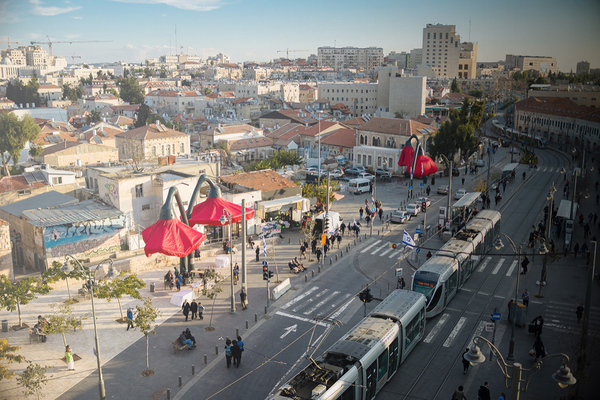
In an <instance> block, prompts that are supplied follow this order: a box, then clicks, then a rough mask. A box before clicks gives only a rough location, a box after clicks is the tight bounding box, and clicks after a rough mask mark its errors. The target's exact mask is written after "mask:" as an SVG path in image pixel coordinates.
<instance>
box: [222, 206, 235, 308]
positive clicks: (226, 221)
mask: <svg viewBox="0 0 600 400" xmlns="http://www.w3.org/2000/svg"><path fill="white" fill-rule="evenodd" d="M219 222H220V223H221V225H225V224H229V226H228V228H229V229H228V230H229V247H230V249H229V273H230V277H231V287H230V290H231V311H230V313H231V314H235V294H234V291H233V244H232V242H231V213H230V212H229V211H227V210H226V209H225V208H223V215H221V218H219Z"/></svg>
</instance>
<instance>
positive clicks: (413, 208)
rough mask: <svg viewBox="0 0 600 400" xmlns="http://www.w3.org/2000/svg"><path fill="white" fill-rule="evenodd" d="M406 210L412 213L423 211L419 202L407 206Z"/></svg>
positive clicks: (417, 213)
mask: <svg viewBox="0 0 600 400" xmlns="http://www.w3.org/2000/svg"><path fill="white" fill-rule="evenodd" d="M406 211H407V212H408V213H409V214H411V215H419V213H420V212H421V205H420V204H417V203H411V204H409V205H407V206H406Z"/></svg>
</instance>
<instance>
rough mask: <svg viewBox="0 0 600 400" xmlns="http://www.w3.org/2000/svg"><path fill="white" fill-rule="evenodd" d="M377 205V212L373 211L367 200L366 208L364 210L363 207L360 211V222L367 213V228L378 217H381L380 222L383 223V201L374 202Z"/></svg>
mask: <svg viewBox="0 0 600 400" xmlns="http://www.w3.org/2000/svg"><path fill="white" fill-rule="evenodd" d="M374 205H375V211H373V210H372V208H371V207H369V199H365V208H364V209H363V208H362V206H361V207H360V208H359V209H358V216H359V218H358V220H359V221H360V220H362V218H363V215H364V214H365V211H366V214H367V215H366V216H365V221H366V222H367V226H369V224H370V223H371V221H373V220H374V219H375V218H376V217H377V216H379V220H380V221H381V222H382V223H383V207H382V206H381V201H379V200H376V201H375V202H374Z"/></svg>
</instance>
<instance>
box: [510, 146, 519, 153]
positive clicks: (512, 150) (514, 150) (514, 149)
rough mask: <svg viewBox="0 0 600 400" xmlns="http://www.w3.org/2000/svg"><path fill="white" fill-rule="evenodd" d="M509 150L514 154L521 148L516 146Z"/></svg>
mask: <svg viewBox="0 0 600 400" xmlns="http://www.w3.org/2000/svg"><path fill="white" fill-rule="evenodd" d="M509 152H511V153H513V154H519V149H517V148H516V147H511V148H510V150H509Z"/></svg>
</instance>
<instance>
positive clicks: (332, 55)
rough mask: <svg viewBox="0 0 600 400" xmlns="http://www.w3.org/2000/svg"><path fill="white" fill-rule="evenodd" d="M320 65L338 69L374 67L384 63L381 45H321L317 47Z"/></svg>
mask: <svg viewBox="0 0 600 400" xmlns="http://www.w3.org/2000/svg"><path fill="white" fill-rule="evenodd" d="M317 64H318V66H327V67H332V68H334V69H336V70H340V69H346V68H359V69H373V68H375V67H380V66H381V65H383V48H381V47H364V48H359V47H330V46H325V47H319V48H318V49H317Z"/></svg>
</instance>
